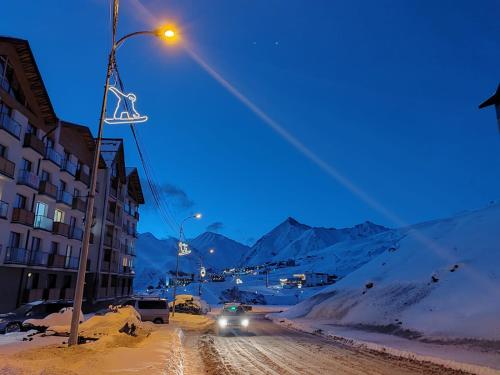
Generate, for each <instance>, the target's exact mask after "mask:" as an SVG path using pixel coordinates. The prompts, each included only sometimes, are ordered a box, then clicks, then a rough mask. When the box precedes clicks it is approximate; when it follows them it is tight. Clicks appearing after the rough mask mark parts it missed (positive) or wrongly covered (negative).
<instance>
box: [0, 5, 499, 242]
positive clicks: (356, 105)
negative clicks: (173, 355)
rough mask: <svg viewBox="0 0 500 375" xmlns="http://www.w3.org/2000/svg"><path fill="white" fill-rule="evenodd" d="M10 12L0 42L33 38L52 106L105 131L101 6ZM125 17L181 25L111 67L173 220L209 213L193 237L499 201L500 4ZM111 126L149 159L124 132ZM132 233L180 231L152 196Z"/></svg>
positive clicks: (151, 10)
mask: <svg viewBox="0 0 500 375" xmlns="http://www.w3.org/2000/svg"><path fill="white" fill-rule="evenodd" d="M0 7H1V10H0V13H1V19H2V21H1V23H0V34H2V35H8V36H13V37H19V38H25V39H28V40H29V42H30V44H31V48H32V49H33V52H34V55H35V58H36V60H37V63H38V65H39V68H40V70H41V73H42V76H43V79H44V82H45V84H46V86H47V89H48V92H49V95H50V97H51V99H52V103H53V105H54V108H55V110H56V113H57V114H58V116H59V117H61V118H62V119H64V120H67V121H72V122H76V123H80V124H84V125H87V126H89V127H90V128H91V129H92V130H93V131H94V133H95V131H96V129H97V120H98V117H99V109H100V101H101V96H102V87H103V83H104V82H103V81H104V75H105V68H106V58H107V50H108V48H109V42H110V13H109V2H108V1H105V0H99V1H98V0H92V1H89V0H79V1H77V0H72V1H61V0H59V1H56V0H53V1H51V0H46V1H39V0H31V1H2V4H1V6H0ZM152 15H154V16H152ZM120 17H121V18H120V21H119V34H120V35H123V34H124V33H128V32H131V31H136V30H143V29H151V28H154V27H156V26H159V24H161V23H162V22H163V21H174V22H175V23H176V24H177V25H178V27H179V28H180V29H181V31H182V40H181V41H180V42H179V43H177V44H176V45H174V46H167V45H165V44H164V43H163V42H162V41H161V40H159V39H156V38H153V37H138V38H136V39H133V40H130V41H127V42H126V43H125V44H124V45H123V46H122V47H121V48H120V49H119V52H118V64H119V66H120V72H121V77H122V79H123V82H124V84H125V87H126V89H127V90H129V91H133V92H134V93H136V95H137V97H138V101H137V108H138V110H139V111H140V112H141V113H144V114H147V115H148V116H149V117H150V121H148V122H147V123H145V124H142V125H140V127H138V132H139V134H140V137H141V139H142V143H143V146H144V148H145V150H146V153H147V155H148V158H149V160H150V161H151V164H152V165H153V166H154V168H155V178H156V180H157V182H158V184H159V185H160V189H161V191H162V192H163V193H164V195H165V196H166V198H167V199H168V202H169V205H170V207H171V210H172V211H173V212H174V215H175V217H176V219H177V221H180V220H181V219H182V218H183V217H184V216H186V215H189V214H191V213H194V212H196V211H201V212H203V213H204V218H203V220H201V221H199V222H194V221H193V222H191V223H190V224H189V225H187V226H186V233H187V235H188V236H195V235H197V234H199V233H201V232H202V231H204V230H205V228H206V227H210V228H211V229H213V230H217V231H219V232H220V233H222V234H225V235H228V236H230V237H232V238H234V239H236V240H239V241H241V242H244V243H250V242H252V241H253V240H255V239H257V238H258V237H260V236H261V235H262V234H264V232H266V231H268V230H269V229H271V228H272V227H273V226H275V225H276V224H278V223H279V222H281V221H283V220H284V219H285V218H286V217H288V216H293V217H295V218H296V219H297V220H299V221H301V222H304V223H307V224H309V225H316V226H335V227H343V226H350V225H354V224H356V223H359V222H363V221H365V220H371V221H374V222H376V223H379V224H384V225H387V226H398V225H400V224H401V223H403V222H406V223H415V222H419V221H423V220H430V219H435V218H439V217H446V216H449V215H452V214H454V213H457V212H460V211H463V210H467V209H474V208H480V207H483V206H485V205H487V204H488V202H489V201H491V200H496V199H498V198H500V136H499V134H498V130H497V125H496V121H495V115H494V111H493V109H489V110H481V111H479V110H478V109H477V106H478V104H479V103H480V102H482V101H483V100H484V99H486V98H487V97H489V96H490V95H491V94H492V93H493V92H494V90H495V89H496V86H497V84H498V82H499V80H500V22H498V20H499V19H500V3H499V2H498V1H480V2H472V1H455V0H453V1H451V0H450V1H438V2H436V1H396V0H394V1H384V0H382V1H363V2H361V1H332V0H324V1H323V0H314V1H310V0H302V1H295V0H287V1H285V0H245V1H244V0H210V1H208V0H207V1H204V0H198V1H188V0H178V1H174V0H172V1H167V0H163V1H161V0H141V1H140V2H139V1H138V0H122V1H121V7H120ZM190 51H191V52H190ZM193 54H196V56H198V57H199V58H198V60H196V59H194V58H193ZM207 70H209V71H210V72H211V73H212V74H209V72H207ZM214 76H218V77H219V81H218V80H217V79H214ZM221 80H224V81H223V84H221ZM228 88H230V90H228ZM105 136H108V137H123V138H124V139H125V150H126V159H127V163H128V164H129V165H136V166H140V162H139V158H138V154H137V151H136V149H135V145H134V143H133V141H132V138H131V133H130V129H129V128H128V127H127V126H125V127H124V126H122V127H120V126H115V127H109V126H108V127H106V130H105ZM140 172H141V174H142V175H143V176H144V174H143V173H142V170H140ZM144 190H147V186H144ZM149 196H150V194H149V193H147V192H146V197H147V198H148V197H149ZM394 216H397V218H395V217H394ZM139 230H140V231H142V232H145V231H150V232H153V233H154V234H156V235H157V236H160V237H163V236H168V235H175V233H174V232H173V230H171V229H170V228H169V227H168V226H166V225H165V224H163V223H162V221H161V220H160V219H159V218H158V215H157V214H156V212H155V210H154V207H153V206H152V205H148V207H145V208H143V209H142V216H141V222H140V226H139Z"/></svg>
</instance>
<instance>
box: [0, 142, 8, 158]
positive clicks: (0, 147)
mask: <svg viewBox="0 0 500 375" xmlns="http://www.w3.org/2000/svg"><path fill="white" fill-rule="evenodd" d="M0 156H1V157H2V158H4V159H7V147H5V146H4V145H0Z"/></svg>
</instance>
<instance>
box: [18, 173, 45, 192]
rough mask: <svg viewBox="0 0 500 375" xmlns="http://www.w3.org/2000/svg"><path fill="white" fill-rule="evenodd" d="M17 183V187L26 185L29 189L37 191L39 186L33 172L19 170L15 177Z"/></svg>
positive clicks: (37, 178)
mask: <svg viewBox="0 0 500 375" xmlns="http://www.w3.org/2000/svg"><path fill="white" fill-rule="evenodd" d="M17 183H18V184H19V185H26V186H29V187H30V188H33V189H35V190H38V187H39V186H40V178H39V177H38V176H37V175H36V174H34V173H33V172H30V171H27V170H24V169H23V170H20V171H19V173H18V175H17Z"/></svg>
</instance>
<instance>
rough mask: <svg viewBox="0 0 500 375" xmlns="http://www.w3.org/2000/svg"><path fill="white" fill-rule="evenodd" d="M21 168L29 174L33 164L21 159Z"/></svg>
mask: <svg viewBox="0 0 500 375" xmlns="http://www.w3.org/2000/svg"><path fill="white" fill-rule="evenodd" d="M21 167H22V169H23V170H25V171H28V172H31V170H32V168H33V163H32V162H31V161H29V160H28V159H23V160H22V162H21Z"/></svg>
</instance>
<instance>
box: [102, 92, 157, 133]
mask: <svg viewBox="0 0 500 375" xmlns="http://www.w3.org/2000/svg"><path fill="white" fill-rule="evenodd" d="M109 91H111V92H112V93H113V94H114V95H115V96H116V98H117V99H118V101H117V102H116V107H115V111H114V112H113V117H112V118H105V119H104V122H105V123H106V124H111V125H116V124H137V123H140V122H145V121H147V120H148V116H141V115H140V114H139V112H137V110H136V109H135V102H136V100H137V97H136V96H135V94H133V93H131V92H130V93H128V94H124V93H123V92H121V91H120V90H118V89H117V88H116V87H114V86H111V87H110V88H109ZM126 104H129V105H128V106H127V105H126Z"/></svg>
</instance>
